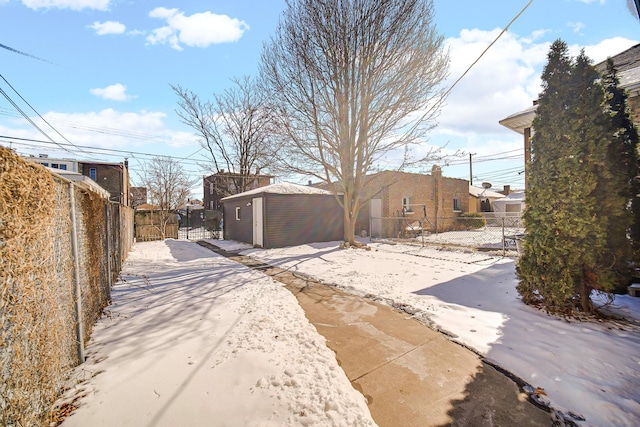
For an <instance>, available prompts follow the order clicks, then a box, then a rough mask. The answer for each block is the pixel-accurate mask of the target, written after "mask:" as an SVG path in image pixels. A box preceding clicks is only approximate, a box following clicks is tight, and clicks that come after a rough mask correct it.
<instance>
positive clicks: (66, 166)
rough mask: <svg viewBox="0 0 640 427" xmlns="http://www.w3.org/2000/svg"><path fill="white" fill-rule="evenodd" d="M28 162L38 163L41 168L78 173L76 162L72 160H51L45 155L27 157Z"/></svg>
mask: <svg viewBox="0 0 640 427" xmlns="http://www.w3.org/2000/svg"><path fill="white" fill-rule="evenodd" d="M28 159H29V160H32V161H35V162H38V163H40V164H41V165H42V166H45V167H48V168H52V169H59V170H63V171H69V172H79V171H78V161H77V160H74V159H53V158H51V159H50V158H49V156H48V155H46V154H40V155H39V156H38V157H28Z"/></svg>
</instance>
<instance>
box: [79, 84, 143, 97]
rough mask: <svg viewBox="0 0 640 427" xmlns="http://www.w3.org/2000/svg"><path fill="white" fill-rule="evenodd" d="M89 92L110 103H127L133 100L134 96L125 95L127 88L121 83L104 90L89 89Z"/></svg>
mask: <svg viewBox="0 0 640 427" xmlns="http://www.w3.org/2000/svg"><path fill="white" fill-rule="evenodd" d="M89 92H91V94H92V95H95V96H97V97H100V98H103V99H108V100H111V101H128V100H130V99H132V98H135V97H134V96H131V95H127V87H126V86H125V85H123V84H121V83H116V84H113V85H109V86H107V87H104V88H95V89H90V90H89Z"/></svg>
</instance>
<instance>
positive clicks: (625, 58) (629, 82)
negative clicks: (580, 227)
mask: <svg viewBox="0 0 640 427" xmlns="http://www.w3.org/2000/svg"><path fill="white" fill-rule="evenodd" d="M611 59H612V60H613V64H614V66H615V68H616V70H617V71H618V79H619V80H620V86H621V87H622V88H623V89H625V90H626V91H627V96H628V105H629V109H630V111H631V115H632V118H633V121H634V122H635V124H636V126H638V125H640V44H637V45H635V46H633V47H631V48H629V49H627V50H625V51H624V52H621V53H619V54H617V55H615V56H613V57H612V58H611ZM595 67H596V69H597V70H598V71H599V72H601V73H602V72H604V71H606V67H607V61H603V62H600V63H599V64H597V65H596V66H595ZM537 108H538V103H537V101H533V105H532V106H531V107H529V108H526V109H524V110H522V111H519V112H517V113H514V114H512V115H510V116H508V117H506V118H504V119H502V120H500V121H499V123H500V124H501V125H503V126H505V127H507V128H509V129H511V130H513V131H515V132H518V133H519V134H521V135H523V137H524V167H525V187H526V182H527V181H526V179H527V172H528V170H529V165H530V163H531V136H532V132H533V131H532V123H533V119H534V117H535V116H536V110H537Z"/></svg>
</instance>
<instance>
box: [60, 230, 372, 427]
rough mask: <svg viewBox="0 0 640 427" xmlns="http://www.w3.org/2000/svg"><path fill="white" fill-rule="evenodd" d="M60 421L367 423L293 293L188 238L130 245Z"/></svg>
mask: <svg viewBox="0 0 640 427" xmlns="http://www.w3.org/2000/svg"><path fill="white" fill-rule="evenodd" d="M112 297H113V304H112V305H111V306H110V307H108V308H107V315H106V316H104V317H103V318H102V319H101V320H100V321H99V322H98V324H97V325H96V326H95V328H94V332H93V334H92V338H91V341H90V344H89V345H88V346H87V355H88V357H89V358H88V361H87V362H86V363H85V364H83V365H81V366H80V367H78V369H76V371H75V379H76V381H75V382H76V385H75V386H74V388H73V389H71V390H69V392H68V393H67V396H66V397H67V401H72V400H73V399H74V398H75V397H77V396H84V397H82V398H81V399H78V400H77V401H76V404H78V403H79V408H78V409H77V410H76V411H75V413H73V414H72V415H71V416H70V417H68V418H67V419H66V420H65V422H64V423H63V426H65V427H72V426H143V425H146V426H212V425H225V426H258V425H259V426H281V425H303V426H355V425H357V426H368V425H375V423H374V422H373V420H372V418H371V415H370V413H369V410H368V408H367V405H366V401H365V398H364V397H363V396H362V395H361V394H360V393H359V392H357V391H356V390H355V389H353V387H352V386H351V384H350V382H349V380H348V379H347V377H346V375H345V374H344V372H343V371H342V369H340V367H339V366H338V364H337V362H336V359H335V355H334V353H333V352H332V351H331V350H329V349H328V348H327V347H326V341H325V339H324V337H322V336H321V335H319V334H318V333H317V331H316V329H315V328H314V327H313V326H312V325H311V324H309V322H308V321H307V319H306V317H305V316H304V312H303V311H302V309H301V308H300V307H299V305H298V303H297V300H296V299H295V297H294V296H293V295H292V294H291V293H290V292H289V291H287V290H286V289H285V288H283V287H282V286H281V285H280V284H279V283H276V282H274V281H273V280H272V279H271V278H269V277H267V276H265V275H264V274H262V273H259V272H255V271H252V270H250V269H248V268H247V267H244V266H242V265H240V264H237V263H235V262H233V261H230V260H228V259H226V258H223V257H221V256H219V255H217V254H215V253H213V252H211V251H210V250H207V249H205V248H202V247H201V246H198V245H197V244H195V243H193V242H185V241H175V240H167V241H158V242H144V243H136V244H135V245H134V247H133V251H132V253H131V254H130V255H129V259H128V261H127V263H126V264H125V266H124V268H123V273H122V280H121V281H119V282H118V283H117V284H116V286H115V287H114V289H113V294H112Z"/></svg>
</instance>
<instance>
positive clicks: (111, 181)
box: [27, 154, 131, 206]
mask: <svg viewBox="0 0 640 427" xmlns="http://www.w3.org/2000/svg"><path fill="white" fill-rule="evenodd" d="M27 159H29V160H32V161H34V162H37V163H40V164H41V165H43V166H46V167H50V168H53V169H60V170H66V171H70V172H78V173H80V174H82V175H84V176H87V177H89V178H91V179H92V180H94V181H95V182H96V183H97V184H98V185H99V186H100V187H102V188H104V189H105V190H107V191H108V192H109V194H110V196H109V201H111V202H117V203H120V204H121V205H125V206H131V200H130V197H129V195H130V191H131V189H130V185H129V162H128V161H127V160H126V159H125V161H124V162H122V163H109V162H85V161H83V160H77V159H54V158H49V156H47V155H45V154H41V155H40V156H39V157H27Z"/></svg>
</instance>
